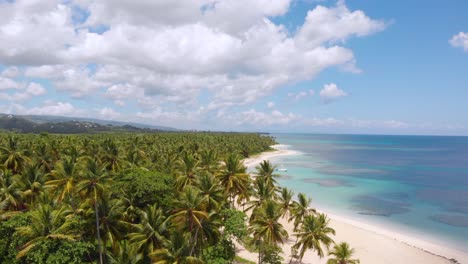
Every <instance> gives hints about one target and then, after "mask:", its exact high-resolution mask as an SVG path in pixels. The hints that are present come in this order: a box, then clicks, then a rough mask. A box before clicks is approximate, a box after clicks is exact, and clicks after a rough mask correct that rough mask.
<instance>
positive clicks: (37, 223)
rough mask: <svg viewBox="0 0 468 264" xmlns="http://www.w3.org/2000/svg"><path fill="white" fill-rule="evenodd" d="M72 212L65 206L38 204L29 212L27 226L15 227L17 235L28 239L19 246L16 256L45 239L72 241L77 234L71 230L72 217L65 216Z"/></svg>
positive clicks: (26, 251)
mask: <svg viewBox="0 0 468 264" xmlns="http://www.w3.org/2000/svg"><path fill="white" fill-rule="evenodd" d="M71 213H72V210H70V209H69V208H68V207H67V206H61V207H59V208H54V207H53V206H51V205H48V204H39V205H38V207H37V208H36V209H34V210H33V211H31V212H29V216H30V217H31V223H30V224H29V225H28V226H22V227H19V228H17V232H18V234H19V235H21V236H24V237H26V238H27V239H28V242H27V243H26V244H24V245H23V246H22V247H21V250H20V251H19V252H18V254H17V256H16V258H17V259H20V258H22V257H24V256H25V255H26V254H28V252H29V251H31V249H33V248H34V247H36V246H38V245H39V244H40V243H41V242H44V241H46V240H52V239H54V240H68V241H74V240H75V239H76V238H77V237H78V235H77V234H76V233H75V232H74V231H73V225H74V218H70V217H68V218H67V216H68V215H70V214H71Z"/></svg>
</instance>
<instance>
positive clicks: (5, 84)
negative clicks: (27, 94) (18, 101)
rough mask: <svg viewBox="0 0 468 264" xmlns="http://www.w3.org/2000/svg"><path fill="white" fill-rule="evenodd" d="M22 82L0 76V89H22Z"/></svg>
mask: <svg viewBox="0 0 468 264" xmlns="http://www.w3.org/2000/svg"><path fill="white" fill-rule="evenodd" d="M20 88H21V84H19V83H17V82H16V81H15V80H12V79H10V78H5V77H1V76H0V90H9V89H20Z"/></svg>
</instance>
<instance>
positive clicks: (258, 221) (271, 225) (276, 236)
mask: <svg viewBox="0 0 468 264" xmlns="http://www.w3.org/2000/svg"><path fill="white" fill-rule="evenodd" d="M254 214H255V216H254V218H253V220H252V221H251V224H250V228H249V232H250V233H251V234H252V235H253V243H255V244H257V245H258V247H259V255H258V259H259V262H258V263H262V258H263V254H264V252H263V250H264V248H265V245H269V246H276V245H277V244H278V243H283V242H284V241H285V240H286V239H287V237H288V233H287V232H286V230H285V229H284V227H283V225H282V224H281V223H279V218H280V217H281V210H280V208H279V206H278V204H277V203H276V202H275V201H272V200H268V201H266V202H265V204H264V205H263V206H262V207H260V208H259V210H256V211H255V212H254Z"/></svg>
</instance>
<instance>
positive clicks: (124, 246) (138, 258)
mask: <svg viewBox="0 0 468 264" xmlns="http://www.w3.org/2000/svg"><path fill="white" fill-rule="evenodd" d="M107 259H108V261H109V263H110V264H121V263H125V264H140V263H143V259H144V255H143V254H142V253H140V252H138V250H137V248H136V247H135V246H134V245H132V244H130V243H129V242H128V240H122V241H120V242H119V243H118V244H117V245H116V246H115V247H113V248H112V251H109V252H107Z"/></svg>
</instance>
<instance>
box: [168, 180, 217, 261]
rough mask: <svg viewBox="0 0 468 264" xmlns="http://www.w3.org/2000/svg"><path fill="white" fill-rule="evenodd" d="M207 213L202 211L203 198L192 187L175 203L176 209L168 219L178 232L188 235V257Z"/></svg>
mask: <svg viewBox="0 0 468 264" xmlns="http://www.w3.org/2000/svg"><path fill="white" fill-rule="evenodd" d="M208 217H209V215H208V213H207V212H206V211H204V210H203V197H202V196H201V195H200V192H199V191H198V190H196V189H195V188H194V187H187V188H185V190H184V192H183V193H182V195H181V197H180V199H179V200H178V201H177V202H176V209H174V210H173V214H172V215H171V216H170V217H169V218H170V220H171V222H172V223H173V224H174V225H175V226H176V227H178V229H179V230H180V231H184V232H187V234H189V236H190V237H189V244H190V245H191V246H192V249H191V251H190V256H193V253H194V250H195V248H196V246H197V245H196V242H197V240H198V236H199V235H200V234H199V231H200V229H201V228H202V222H203V221H204V220H207V219H208Z"/></svg>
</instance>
